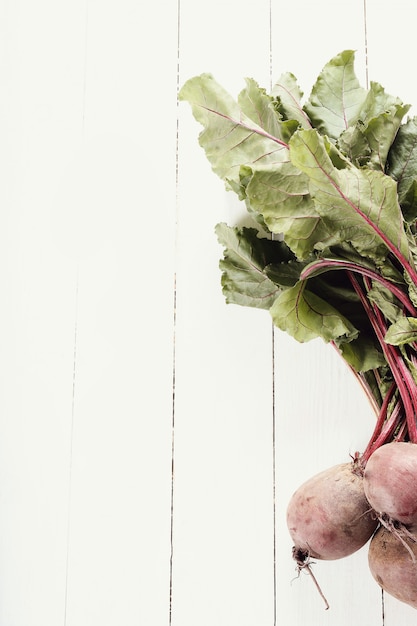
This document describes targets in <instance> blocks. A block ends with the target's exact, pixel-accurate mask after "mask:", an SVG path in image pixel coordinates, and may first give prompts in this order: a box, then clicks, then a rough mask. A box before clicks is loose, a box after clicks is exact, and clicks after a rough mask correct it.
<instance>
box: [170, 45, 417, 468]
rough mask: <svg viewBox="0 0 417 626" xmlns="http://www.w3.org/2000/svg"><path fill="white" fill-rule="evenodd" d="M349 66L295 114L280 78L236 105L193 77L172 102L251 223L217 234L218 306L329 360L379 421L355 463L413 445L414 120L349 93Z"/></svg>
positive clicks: (328, 76) (392, 103) (327, 76)
mask: <svg viewBox="0 0 417 626" xmlns="http://www.w3.org/2000/svg"><path fill="white" fill-rule="evenodd" d="M354 56H355V55H354V52H353V51H351V50H345V51H344V52H341V53H340V54H338V55H337V56H335V57H334V58H333V59H331V60H330V61H329V63H328V64H327V65H326V66H325V67H324V68H323V70H322V72H321V73H320V75H319V77H318V78H317V81H316V83H315V84H314V86H313V88H312V91H311V95H310V97H309V98H308V100H307V101H306V102H305V103H304V104H303V103H302V101H301V99H302V92H301V90H300V88H299V87H298V85H297V81H296V78H295V77H294V76H293V75H292V74H291V73H288V72H287V73H285V74H283V75H282V76H281V77H280V78H279V79H278V81H277V82H276V84H275V85H274V87H273V89H272V91H271V93H270V94H268V93H267V92H266V90H265V89H263V88H262V87H260V86H259V85H258V84H257V83H256V82H255V81H254V80H252V79H247V80H246V87H245V88H244V89H243V90H242V91H241V93H240V94H239V96H238V98H237V101H235V100H234V99H233V98H232V97H231V96H230V95H229V94H228V93H227V92H226V91H225V90H224V89H223V88H222V87H221V86H220V85H219V84H218V83H217V82H216V81H215V79H214V78H213V77H212V76H211V75H210V74H202V75H201V76H196V77H194V78H191V79H190V80H188V81H187V82H186V83H185V85H184V86H183V87H182V89H181V92H180V99H181V100H186V101H188V102H189V104H190V105H191V107H192V111H193V114H194V116H195V118H196V119H197V120H198V121H199V122H200V123H201V124H202V125H203V127H204V128H203V131H202V132H201V133H200V136H199V142H200V145H201V146H202V148H203V149H204V150H205V152H206V156H207V158H208V160H209V161H210V163H211V165H212V168H213V171H214V172H215V173H216V174H217V175H218V176H220V177H221V178H222V179H223V180H224V181H225V183H226V187H227V189H229V190H232V191H234V192H235V193H237V194H238V196H239V198H240V199H241V200H242V201H243V202H244V203H245V205H246V208H247V210H248V213H249V214H250V216H251V217H252V218H253V227H243V228H238V227H234V226H228V225H226V224H223V223H222V224H218V226H217V227H216V233H217V236H218V239H219V241H220V243H221V244H222V246H223V248H224V255H223V259H222V260H221V261H220V268H221V271H222V277H221V282H222V288H223V293H224V295H225V298H226V301H227V302H228V303H235V304H239V305H242V306H251V307H258V308H263V309H267V310H269V311H270V313H271V316H272V319H273V322H274V324H275V325H276V326H277V327H278V328H280V329H281V330H283V331H285V332H287V333H289V334H290V335H291V336H293V337H294V338H295V339H296V340H297V341H299V342H305V341H310V340H312V339H314V338H317V337H321V338H322V339H323V340H324V341H325V342H331V343H332V344H333V345H334V346H335V347H336V348H337V350H338V351H339V353H340V355H341V356H342V357H343V358H344V360H345V361H346V362H347V364H348V365H349V366H350V368H351V369H352V371H353V372H354V374H355V376H356V377H357V378H358V380H359V381H360V382H361V384H362V385H363V388H364V390H365V391H366V393H367V395H368V397H369V399H370V401H371V402H372V405H373V406H374V408H375V409H376V411H377V412H378V414H379V420H378V424H377V427H376V433H375V434H374V435H373V437H372V440H371V442H370V444H369V446H368V449H367V450H366V451H365V452H364V457H363V461H364V462H366V459H367V458H368V457H369V454H370V451H371V450H373V449H374V448H375V445H381V444H382V443H384V442H386V441H388V440H390V439H393V438H394V437H400V438H401V439H402V440H411V441H412V442H415V443H417V413H416V412H417V402H416V399H417V385H416V379H417V350H416V348H417V269H416V256H417V252H416V218H417V118H411V119H408V120H406V121H405V122H403V118H404V116H405V114H406V113H407V112H408V110H409V108H410V106H409V105H406V104H403V103H402V102H401V100H400V99H398V98H396V97H393V96H391V95H390V94H387V93H386V92H385V90H384V88H383V87H382V86H381V85H379V84H378V83H376V82H372V83H371V85H370V88H369V89H364V88H363V87H361V86H360V84H359V81H358V79H357V77H356V75H355V71H354ZM393 385H394V387H393ZM387 398H390V402H389V403H388V402H387ZM381 422H382V423H381ZM393 424H395V428H393ZM376 442H377V443H376Z"/></svg>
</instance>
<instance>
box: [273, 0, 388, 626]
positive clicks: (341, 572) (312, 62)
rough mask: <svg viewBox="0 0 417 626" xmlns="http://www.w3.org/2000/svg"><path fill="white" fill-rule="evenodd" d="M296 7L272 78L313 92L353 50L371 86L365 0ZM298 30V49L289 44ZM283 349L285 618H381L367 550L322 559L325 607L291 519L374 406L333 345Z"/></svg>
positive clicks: (287, 341)
mask: <svg viewBox="0 0 417 626" xmlns="http://www.w3.org/2000/svg"><path fill="white" fill-rule="evenodd" d="M292 12H293V14H294V15H298V16H300V17H299V19H298V20H297V25H296V28H295V30H291V31H290V30H289V29H286V28H284V27H283V24H282V11H280V10H279V7H276V9H275V10H273V12H272V28H273V31H272V32H273V38H272V41H273V70H274V72H273V73H274V76H276V77H278V76H279V74H280V73H281V72H283V71H291V72H293V73H294V74H295V76H296V77H297V79H298V82H299V85H300V87H301V88H302V90H303V91H304V94H305V97H306V98H307V97H308V95H309V93H310V89H311V86H312V85H313V83H314V81H315V79H316V77H317V75H318V73H319V72H320V71H321V69H322V67H323V66H324V64H325V63H326V62H327V61H329V60H330V58H331V57H333V56H334V55H336V54H338V53H339V52H341V51H342V50H345V49H353V50H355V51H356V62H355V70H356V73H357V76H358V78H359V80H360V81H361V83H362V84H363V85H364V86H365V82H366V71H365V69H366V67H365V52H366V51H365V23H364V7H363V2H362V1H361V0H357V1H356V2H352V3H351V4H350V5H349V11H346V12H344V13H343V16H341V15H340V14H339V12H338V10H337V9H336V7H335V4H334V3H333V2H330V1H329V0H320V1H318V2H314V3H307V2H304V1H302V0H298V1H297V0H296V1H295V2H294V4H293V5H292ZM342 24H343V26H342V27H341V25H342ZM295 36H296V37H297V41H298V42H299V43H298V45H297V46H294V45H291V41H292V40H293V38H294V37H295ZM275 346H276V350H275V372H276V382H275V399H276V409H275V412H276V422H277V427H276V519H277V527H276V541H277V550H276V551H277V565H276V571H277V617H278V623H280V621H282V620H283V619H284V620H285V619H286V620H290V621H291V623H292V624H294V625H296V624H303V625H305V624H316V623H318V622H320V623H321V622H323V623H324V621H326V622H327V621H329V623H337V624H341V625H342V624H351V623H356V622H361V623H363V622H369V623H373V624H381V623H382V607H381V598H380V593H379V590H378V588H375V587H374V586H373V584H372V580H371V579H370V578H369V572H368V570H367V563H366V559H367V553H366V549H364V550H361V551H359V552H358V553H356V554H355V555H352V556H351V557H348V558H346V559H343V560H340V561H334V562H331V563H317V564H316V565H315V566H314V572H315V574H316V576H317V578H318V581H319V583H320V585H321V586H322V589H323V591H324V593H325V595H326V597H327V598H328V601H329V604H330V607H331V608H330V610H329V611H328V612H325V611H324V604H323V602H322V599H321V598H320V596H319V594H318V593H317V590H316V589H315V587H314V585H313V584H312V581H311V579H309V578H308V576H305V575H301V576H300V577H299V579H297V580H294V578H295V577H296V576H297V573H296V571H295V569H294V562H292V560H291V558H290V556H291V545H292V544H291V540H290V539H289V534H288V530H287V528H286V522H285V515H286V508H287V504H288V501H289V499H290V497H291V495H292V493H293V491H295V490H296V489H297V488H298V486H299V485H300V484H301V483H303V482H304V481H305V480H307V479H308V478H309V477H310V476H312V475H314V474H315V473H317V472H318V471H321V470H322V469H325V468H326V467H330V466H331V465H336V464H338V463H341V462H348V461H349V460H350V457H349V455H350V454H354V453H355V451H356V450H359V451H360V450H362V449H363V446H364V445H365V443H366V441H367V437H369V436H370V434H371V430H372V428H373V423H374V419H375V418H374V415H373V412H372V410H371V408H370V406H369V405H368V401H367V400H366V399H365V398H364V397H363V392H362V390H361V389H360V388H359V386H358V384H357V382H356V380H355V379H354V378H353V376H352V374H351V373H350V372H349V371H348V369H347V367H346V366H345V365H344V364H343V363H340V362H339V361H340V359H339V357H338V356H337V354H336V353H335V352H334V351H333V349H332V348H330V347H329V346H326V345H324V344H323V343H322V342H321V341H320V340H317V341H315V342H312V343H310V344H305V345H301V344H297V343H296V342H295V341H293V340H292V339H291V338H290V337H287V336H286V335H284V334H283V333H281V332H280V331H277V333H276V342H275Z"/></svg>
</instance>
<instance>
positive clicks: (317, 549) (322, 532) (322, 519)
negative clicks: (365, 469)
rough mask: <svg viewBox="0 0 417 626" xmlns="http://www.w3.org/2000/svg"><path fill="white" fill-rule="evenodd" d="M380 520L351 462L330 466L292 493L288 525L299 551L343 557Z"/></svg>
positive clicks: (328, 557)
mask: <svg viewBox="0 0 417 626" xmlns="http://www.w3.org/2000/svg"><path fill="white" fill-rule="evenodd" d="M377 525H378V521H377V519H376V517H375V515H374V514H373V511H372V510H371V507H370V506H369V503H368V501H367V500H366V497H365V494H364V490H363V480H362V477H361V476H359V475H357V474H356V473H354V472H353V464H352V463H343V464H340V465H336V466H334V467H331V468H329V469H327V470H324V471H323V472H320V473H319V474H317V475H316V476H313V477H312V478H310V479H309V480H308V481H307V482H305V483H304V484H303V485H301V487H300V488H299V489H297V491H296V492H295V493H294V494H293V496H292V497H291V500H290V502H289V505H288V509H287V526H288V530H289V533H290V535H291V538H292V540H293V542H294V544H295V547H294V551H295V553H296V554H302V553H304V554H305V555H308V556H311V557H313V558H316V559H323V560H333V559H340V558H343V557H345V556H348V555H349V554H352V553H353V552H356V551H357V550H359V549H360V548H361V547H362V546H364V545H365V544H366V542H367V541H368V540H369V539H370V538H371V537H372V535H373V533H374V532H375V530H376V528H377Z"/></svg>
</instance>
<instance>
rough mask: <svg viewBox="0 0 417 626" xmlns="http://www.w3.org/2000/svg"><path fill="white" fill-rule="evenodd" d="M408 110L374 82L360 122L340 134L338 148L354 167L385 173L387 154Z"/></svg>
mask: <svg viewBox="0 0 417 626" xmlns="http://www.w3.org/2000/svg"><path fill="white" fill-rule="evenodd" d="M409 108H410V106H409V105H405V104H404V103H403V102H402V101H401V100H400V99H399V98H396V97H394V96H391V95H390V94H388V93H386V91H385V89H384V88H383V87H382V86H381V85H380V84H379V83H376V82H371V86H370V89H369V91H368V93H367V95H366V98H365V101H364V103H363V107H362V109H361V111H360V114H359V119H358V121H357V122H356V124H355V125H354V126H350V127H349V128H347V130H346V131H344V132H343V133H342V134H341V136H340V137H339V139H338V142H337V145H338V146H339V148H340V149H341V150H342V151H343V152H344V153H345V154H347V155H348V156H349V158H350V160H351V161H352V162H353V163H354V164H355V165H357V166H361V167H363V166H364V165H366V166H367V167H369V168H372V169H377V170H381V171H384V169H385V165H386V161H387V156H388V152H389V150H390V148H391V146H392V144H393V142H394V139H395V137H396V135H397V132H398V129H399V127H400V125H401V120H402V119H403V117H404V115H405V114H406V113H407V111H408V110H409Z"/></svg>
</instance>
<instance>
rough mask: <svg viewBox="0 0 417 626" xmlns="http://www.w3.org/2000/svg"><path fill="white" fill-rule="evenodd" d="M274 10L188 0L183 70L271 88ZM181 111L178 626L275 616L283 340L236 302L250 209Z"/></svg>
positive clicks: (233, 89) (183, 16) (229, 85)
mask: <svg viewBox="0 0 417 626" xmlns="http://www.w3.org/2000/svg"><path fill="white" fill-rule="evenodd" d="M268 27H269V5H268V2H261V3H258V4H257V7H256V11H254V12H251V15H250V16H249V15H248V14H247V13H246V12H245V11H244V10H242V5H241V3H239V2H237V1H235V0H232V1H230V2H227V3H222V5H221V6H220V5H219V6H218V7H215V6H211V7H210V8H209V9H208V8H207V6H206V5H203V3H201V2H191V1H189V0H185V1H182V2H181V13H180V77H181V84H183V83H184V82H185V80H187V79H188V78H190V77H191V76H194V75H196V74H200V73H202V72H206V71H207V72H211V73H212V74H213V75H214V76H215V77H216V79H217V80H218V81H219V82H220V83H221V84H222V85H223V86H224V87H225V88H226V89H227V90H228V91H229V92H230V93H231V94H232V95H233V96H235V97H236V96H237V94H238V92H239V91H240V90H241V89H242V88H243V87H244V78H245V76H251V75H252V74H253V75H254V76H256V75H257V76H256V77H257V78H258V80H259V81H260V82H263V83H264V84H266V86H268V84H269V39H268ZM200 130H201V128H200V127H199V126H198V125H197V124H196V123H195V122H194V120H193V119H192V117H191V112H190V110H189V108H188V105H186V104H181V107H180V152H179V155H180V161H179V227H178V242H177V332H176V353H177V361H176V428H175V497H174V568H173V607H172V608H173V612H172V624H173V625H174V626H180V625H181V626H183V625H185V624H196V623H198V624H201V625H202V626H203V625H209V624H217V625H218V626H226V625H229V624H231V623H236V624H240V625H241V626H246V625H247V626H249V625H252V624H254V623H258V624H269V623H271V622H272V620H273V553H272V545H273V544H272V538H273V519H272V447H271V428H272V342H271V336H272V334H271V322H270V319H269V316H268V314H267V313H266V312H260V311H250V310H244V309H241V308H239V307H233V306H229V307H228V306H226V305H225V302H224V299H223V296H222V293H221V287H220V273H219V269H218V261H219V259H220V257H221V254H222V251H221V248H220V246H219V245H218V243H217V240H216V237H215V234H214V227H215V224H216V223H217V222H219V221H228V222H229V223H230V222H232V223H233V220H236V219H239V218H238V216H239V217H240V216H241V215H242V208H241V207H240V205H239V206H238V204H237V202H236V200H235V197H234V195H232V194H231V193H230V192H226V191H225V190H224V185H223V182H222V181H220V180H217V179H216V178H215V177H214V175H213V173H212V172H211V170H210V166H209V164H208V162H207V161H206V158H205V155H204V154H203V152H202V150H201V149H200V148H199V146H198V143H197V135H198V133H199V132H200Z"/></svg>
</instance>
